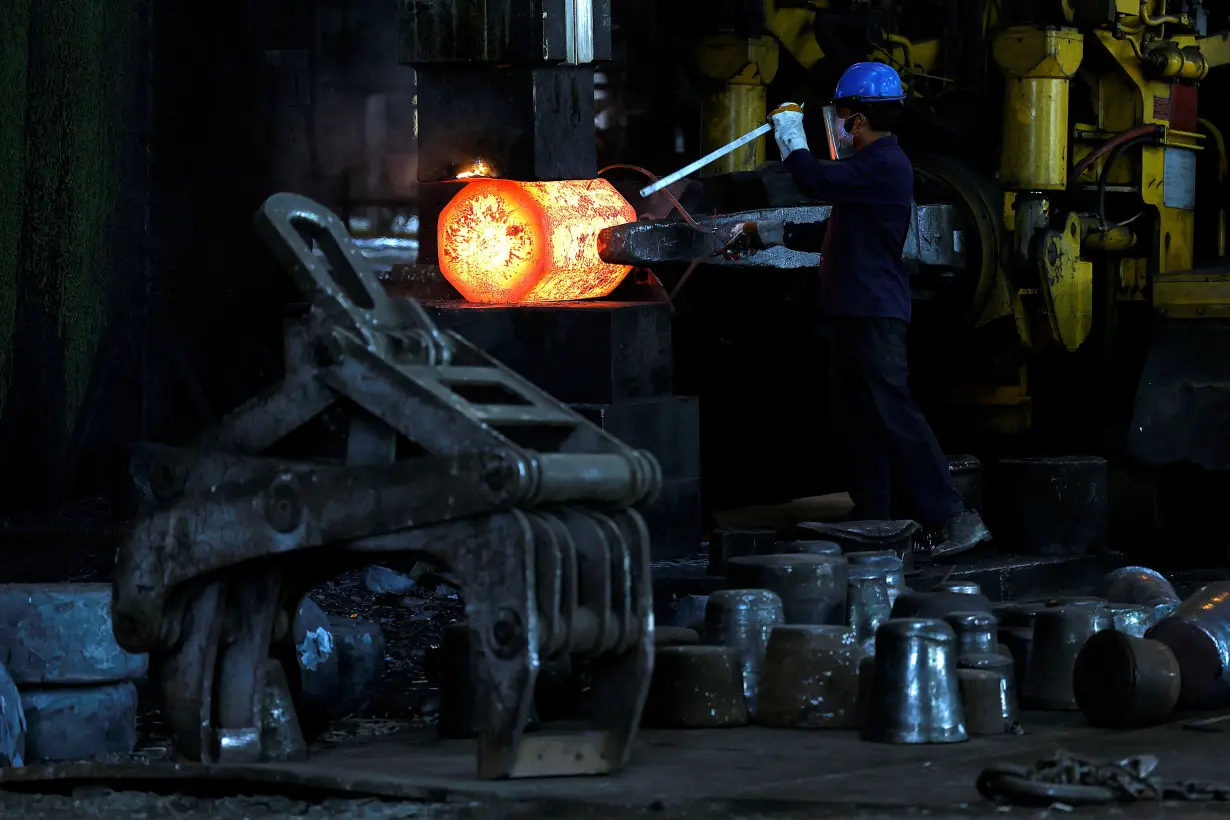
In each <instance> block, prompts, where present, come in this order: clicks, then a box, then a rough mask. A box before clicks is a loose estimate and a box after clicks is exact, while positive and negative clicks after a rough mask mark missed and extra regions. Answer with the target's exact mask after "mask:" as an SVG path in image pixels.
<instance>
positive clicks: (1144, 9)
mask: <svg viewBox="0 0 1230 820" xmlns="http://www.w3.org/2000/svg"><path fill="white" fill-rule="evenodd" d="M1149 5H1150V0H1140V21H1141V22H1142V23H1144V24H1145V25H1146V26H1148V27H1149V28H1156V27H1157V26H1161V25H1165V24H1167V23H1173V24H1175V25H1179V26H1186V25H1187V24H1188V20H1187V15H1184V14H1163V15H1160V16H1158V17H1150V16H1149Z"/></svg>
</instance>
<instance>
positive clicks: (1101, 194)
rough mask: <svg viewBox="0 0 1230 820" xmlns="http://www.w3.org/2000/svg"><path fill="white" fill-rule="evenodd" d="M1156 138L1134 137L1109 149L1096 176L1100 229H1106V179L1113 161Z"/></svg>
mask: <svg viewBox="0 0 1230 820" xmlns="http://www.w3.org/2000/svg"><path fill="white" fill-rule="evenodd" d="M1156 137H1157V135H1156V134H1144V135H1143V136H1139V137H1134V138H1132V139H1130V140H1127V141H1125V142H1121V143H1119V144H1118V145H1116V146H1115V147H1114V148H1112V149H1110V155H1109V156H1107V158H1106V164H1105V165H1103V166H1102V173H1101V174H1099V175H1098V209H1097V216H1098V226H1099V227H1100V228H1102V229H1105V228H1106V178H1107V177H1108V176H1110V169H1111V166H1113V165H1114V164H1115V161H1116V160H1118V159H1119V157H1120V156H1121V155H1122V154H1123V152H1124V151H1127V150H1129V149H1131V148H1135V147H1136V146H1137V145H1145V144H1148V143H1150V142H1153V141H1154V140H1155V139H1156Z"/></svg>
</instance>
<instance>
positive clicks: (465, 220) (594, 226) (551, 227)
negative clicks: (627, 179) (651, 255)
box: [438, 179, 636, 302]
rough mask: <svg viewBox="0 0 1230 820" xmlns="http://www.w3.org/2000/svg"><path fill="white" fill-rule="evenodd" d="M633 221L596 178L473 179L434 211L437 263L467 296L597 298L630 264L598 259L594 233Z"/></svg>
mask: <svg viewBox="0 0 1230 820" xmlns="http://www.w3.org/2000/svg"><path fill="white" fill-rule="evenodd" d="M635 221H636V211H635V210H633V208H632V206H631V205H629V204H628V203H627V202H626V201H625V200H624V198H623V197H622V196H620V195H619V192H618V191H616V190H615V189H614V188H613V187H612V186H611V184H610V183H609V182H607V181H606V180H604V179H586V180H565V181H561V182H513V181H511V180H505V179H482V180H476V181H475V182H471V183H470V184H469V185H467V186H466V187H464V188H462V189H461V191H460V193H458V194H457V196H455V197H453V200H452V202H450V203H449V204H448V205H447V206H446V207H445V208H444V210H443V211H442V212H441V213H440V222H439V228H438V235H439V245H440V270H441V272H442V273H443V274H444V278H445V279H447V280H448V281H449V282H450V283H451V284H452V285H453V287H455V288H457V290H458V291H460V293H461V295H462V296H464V297H465V298H466V299H467V300H469V301H471V302H567V301H571V300H574V299H596V298H600V297H602V296H606V295H608V294H609V293H610V292H611V291H613V290H615V286H616V285H618V284H619V283H620V282H621V281H623V278H624V277H625V276H627V275H628V271H630V270H631V268H630V267H629V266H627V265H611V264H608V263H606V262H603V261H602V259H601V258H600V257H599V256H598V242H597V240H598V232H599V231H601V230H602V229H603V228H609V227H610V226H612V225H621V224H623V223H625V222H635Z"/></svg>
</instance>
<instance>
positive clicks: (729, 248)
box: [723, 220, 786, 259]
mask: <svg viewBox="0 0 1230 820" xmlns="http://www.w3.org/2000/svg"><path fill="white" fill-rule="evenodd" d="M785 233H786V224H785V223H784V222H778V221H774V220H770V221H766V222H740V223H739V224H738V225H735V227H734V230H733V231H731V233H730V239H728V240H726V247H725V249H724V251H723V253H724V254H725V256H726V258H727V259H738V258H739V257H740V256H742V255H743V254H744V253H747V252H748V251H754V250H755V251H759V250H764V249H765V248H771V247H773V246H774V245H780V244H782V242H783V241H785Z"/></svg>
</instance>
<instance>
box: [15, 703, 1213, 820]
mask: <svg viewBox="0 0 1230 820" xmlns="http://www.w3.org/2000/svg"><path fill="white" fill-rule="evenodd" d="M1026 719H1027V721H1028V723H1027V724H1026V733H1025V734H1024V735H1005V736H1001V737H994V738H980V739H975V740H972V741H970V742H968V743H961V744H953V745H949V746H885V745H878V744H871V743H864V742H862V741H860V740H859V739H858V737H857V735H856V734H855V733H853V732H825V731H812V732H808V731H786V730H767V729H759V728H743V729H727V730H711V731H646V732H644V733H643V734H642V735H641V737H640V739H639V740H638V743H637V747H636V752H635V756H634V759H633V762H632V765H631V767H630V768H629V769H627V770H626V771H624V772H623V773H621V774H620V775H618V776H616V777H610V778H567V779H564V778H561V779H553V780H522V781H503V782H481V781H476V780H474V779H473V778H472V777H471V776H470V772H471V771H472V767H473V756H472V754H473V745H472V744H471V743H468V742H461V741H456V742H451V741H450V742H444V743H440V742H437V741H435V740H434V739H433V737H432V733H430V732H418V733H408V734H402V735H390V736H385V737H379V738H375V739H368V740H365V741H362V742H358V741H356V742H350V743H342V744H339V745H336V746H334V747H332V748H328V749H320V750H317V751H316V753H315V754H314V756H313V757H312V759H311V760H310V761H308V762H306V763H300V764H287V765H282V766H264V767H251V768H240V767H231V768H228V769H227V770H226V771H215V772H213V773H212V774H211V775H210V776H209V777H208V782H207V783H206V785H205V786H204V787H202V785H201V784H202V780H200V779H196V780H195V781H194V782H193V783H192V784H191V785H193V788H191V789H189V785H190V783H189V781H187V780H184V779H183V778H184V776H185V774H187V772H185V771H184V770H183V769H180V770H178V771H177V772H175V771H171V769H170V767H169V766H168V767H159V766H156V765H151V764H145V765H141V766H132V765H131V764H127V765H121V766H116V767H114V768H112V767H107V768H108V769H110V771H111V774H113V775H114V776H111V777H104V778H98V779H95V780H94V782H92V783H91V782H89V779H80V778H76V779H71V780H67V781H64V782H63V783H62V784H59V785H60V788H59V789H58V790H59V791H61V792H62V794H60V795H53V794H49V793H48V792H49V791H52V790H53V787H54V786H56V785H57V784H53V783H48V782H46V781H44V782H43V783H42V784H39V785H36V784H32V783H31V784H27V785H28V786H30V787H34V788H37V789H38V790H40V791H41V792H42V793H41V794H16V793H0V815H2V816H4V817H31V818H41V817H48V818H50V817H53V816H60V817H63V816H77V817H97V818H107V820H110V818H115V820H121V818H124V820H127V819H128V818H135V817H143V818H161V817H167V818H176V820H187V819H188V818H197V817H200V818H206V817H209V818H212V820H232V818H234V820H239V818H251V820H256V819H257V818H266V817H297V816H306V817H319V818H372V819H373V820H375V818H403V817H406V818H408V817H414V818H424V820H469V819H470V818H475V820H477V818H493V819H494V818H507V819H508V820H513V818H556V817H558V818H561V819H563V818H568V819H569V820H572V819H573V818H575V820H617V819H618V820H623V819H624V818H628V820H631V818H642V817H643V818H655V820H692V819H693V818H702V817H723V818H740V820H742V819H743V818H746V820H752V818H756V819H757V820H761V819H762V818H763V819H764V820H768V819H769V818H783V820H784V819H785V818H799V820H803V818H816V817H858V818H875V817H920V816H925V817H928V818H943V817H971V816H991V815H993V816H1006V817H1046V816H1057V815H1058V814H1061V813H1065V812H1066V811H1067V810H1068V807H1065V806H1056V807H1053V808H1051V809H1049V810H1048V809H1038V808H1023V807H1006V806H1005V807H1001V806H996V805H994V804H992V803H990V802H988V801H985V800H983V799H982V798H981V797H980V796H979V795H978V793H977V792H976V790H975V788H974V783H975V780H976V778H977V776H978V773H979V772H980V771H981V770H982V769H983V767H985V766H987V765H989V764H991V763H996V762H1015V763H1032V762H1034V761H1036V760H1039V759H1041V758H1044V757H1046V756H1048V755H1049V754H1051V753H1053V752H1055V751H1057V750H1066V751H1068V752H1071V753H1074V754H1076V755H1079V756H1082V757H1090V758H1094V759H1108V758H1119V757H1123V756H1127V755H1132V754H1151V755H1154V756H1156V757H1157V758H1159V760H1160V766H1159V769H1158V772H1157V773H1158V774H1159V775H1160V776H1161V778H1163V779H1165V780H1204V781H1230V766H1227V764H1226V761H1227V759H1230V754H1228V753H1230V732H1227V733H1221V732H1216V731H1214V732H1209V731H1203V732H1200V731H1192V730H1189V729H1184V728H1183V727H1182V725H1181V724H1180V723H1172V724H1169V725H1166V726H1161V727H1156V728H1151V729H1142V730H1134V731H1122V732H1108V731H1104V730H1094V729H1091V728H1089V727H1086V726H1084V725H1082V721H1081V719H1080V718H1079V716H1077V715H1066V714H1029V713H1027V715H1026ZM1226 725H1228V726H1230V722H1228V723H1227V724H1226ZM89 766H97V764H73V766H72V767H68V768H65V769H63V770H60V772H59V774H60V775H70V774H73V773H74V772H75V773H76V774H81V773H83V772H85V771H86V769H85V768H81V767H89ZM96 771H97V769H96ZM30 773H31V774H33V772H30ZM151 776H153V777H156V778H162V777H165V778H167V779H166V780H164V781H163V782H162V783H161V786H159V787H154V786H151V782H152V781H151ZM7 779H8V778H6V780H7ZM13 785H16V784H13V783H11V782H8V783H5V784H4V786H5V787H6V788H8V787H10V786H13ZM153 788H158V790H159V791H161V792H162V793H163V794H161V795H160V794H154V793H152V792H151V791H150V790H151V789H153ZM190 792H191V795H190V794H189V793H190ZM330 792H331V793H330ZM243 795H247V796H243ZM253 795H259V796H253ZM1076 811H1077V813H1079V815H1080V816H1084V817H1157V816H1166V817H1188V816H1209V815H1222V814H1226V815H1230V803H1201V804H1188V803H1164V804H1158V803H1148V804H1136V805H1131V806H1114V807H1085V808H1080V809H1077V810H1076Z"/></svg>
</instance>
